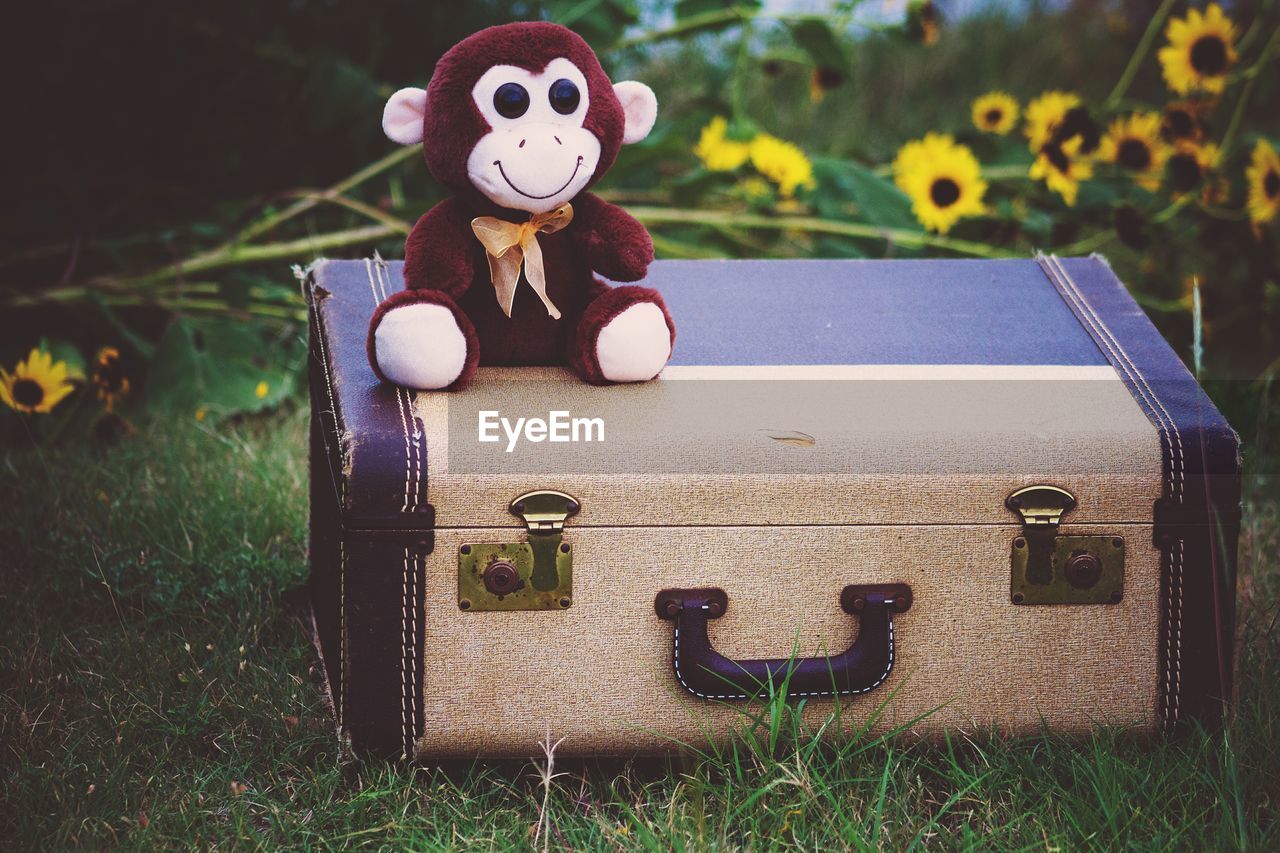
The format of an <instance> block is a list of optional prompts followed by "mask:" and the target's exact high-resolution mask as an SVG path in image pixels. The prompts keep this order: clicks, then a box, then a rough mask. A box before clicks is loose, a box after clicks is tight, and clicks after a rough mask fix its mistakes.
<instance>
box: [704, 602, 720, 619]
mask: <svg viewBox="0 0 1280 853" xmlns="http://www.w3.org/2000/svg"><path fill="white" fill-rule="evenodd" d="M720 610H721V608H720V602H718V601H712V602H708V604H707V613H709V614H711V615H712V616H719V615H720Z"/></svg>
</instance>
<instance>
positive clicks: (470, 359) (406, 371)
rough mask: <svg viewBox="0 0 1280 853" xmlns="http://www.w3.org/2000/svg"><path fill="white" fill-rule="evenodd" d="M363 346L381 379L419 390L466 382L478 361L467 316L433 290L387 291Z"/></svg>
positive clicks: (435, 388) (477, 351)
mask: <svg viewBox="0 0 1280 853" xmlns="http://www.w3.org/2000/svg"><path fill="white" fill-rule="evenodd" d="M366 349H367V350H368V354H369V365H370V366H371V367H372V368H373V372H374V373H376V374H377V375H378V378H379V379H381V380H383V381H384V382H392V383H395V384H396V385H403V386H405V387H407V388H417V389H420V390H423V391H435V390H439V389H442V388H447V389H450V390H453V389H457V388H461V387H463V386H465V385H466V384H467V382H469V381H470V380H471V377H472V376H473V375H475V372H476V365H477V363H478V362H479V360H480V346H479V344H478V342H477V340H476V333H475V329H474V328H473V327H472V325H471V321H470V320H469V319H467V317H466V315H465V314H463V313H462V312H461V311H460V310H459V309H458V306H457V305H456V304H454V301H453V300H452V299H450V298H449V297H448V296H446V295H445V294H443V293H441V292H439V291H434V290H404V291H401V292H399V293H393V294H392V295H391V296H388V297H387V298H386V300H385V301H383V303H382V304H381V305H379V306H378V309H377V310H376V311H375V312H374V314H373V319H372V320H371V321H370V323H369V338H368V341H367V343H366Z"/></svg>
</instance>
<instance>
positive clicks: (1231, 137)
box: [1221, 29, 1280, 152]
mask: <svg viewBox="0 0 1280 853" xmlns="http://www.w3.org/2000/svg"><path fill="white" fill-rule="evenodd" d="M1278 44H1280V29H1277V30H1276V31H1275V32H1273V33H1272V34H1271V38H1269V39H1267V46H1266V47H1264V48H1263V49H1262V53H1261V54H1260V55H1259V56H1258V61H1257V62H1255V63H1254V64H1253V66H1252V67H1250V68H1249V70H1248V71H1246V72H1244V77H1245V82H1244V86H1243V87H1242V88H1241V89H1240V97H1239V99H1238V100H1237V101H1236V106H1235V109H1234V110H1232V111H1231V120H1230V121H1229V122H1228V123H1227V129H1226V131H1225V132H1224V133H1223V134H1222V146H1221V147H1222V150H1223V151H1224V152H1226V151H1230V150H1231V143H1233V142H1235V139H1236V133H1237V132H1239V130H1240V122H1241V121H1242V120H1243V119H1244V110H1245V107H1247V106H1248V105H1249V98H1250V97H1252V95H1253V87H1254V85H1255V84H1256V83H1257V82H1258V78H1259V77H1261V76H1262V69H1263V68H1265V67H1266V64H1267V63H1268V62H1270V61H1271V53H1272V51H1274V50H1275V49H1276V45H1278Z"/></svg>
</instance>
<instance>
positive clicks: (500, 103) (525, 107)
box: [493, 83, 529, 118]
mask: <svg viewBox="0 0 1280 853" xmlns="http://www.w3.org/2000/svg"><path fill="white" fill-rule="evenodd" d="M493 108H494V109H495V110H497V111H498V115H500V116H502V117H503V118H520V116H522V115H524V114H525V113H526V112H528V111H529V93H528V92H526V91H525V88H524V86H521V85H520V84H519V83H503V84H502V85H501V86H499V87H498V91H496V92H494V93H493Z"/></svg>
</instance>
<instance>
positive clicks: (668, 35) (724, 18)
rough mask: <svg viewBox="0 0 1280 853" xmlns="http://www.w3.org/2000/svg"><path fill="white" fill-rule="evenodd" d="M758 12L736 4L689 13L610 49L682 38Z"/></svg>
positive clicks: (739, 21)
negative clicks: (698, 12)
mask: <svg viewBox="0 0 1280 853" xmlns="http://www.w3.org/2000/svg"><path fill="white" fill-rule="evenodd" d="M759 14H760V13H759V12H758V11H756V10H754V9H744V8H741V7H738V6H731V7H729V8H728V9H717V10H716V11H714V12H703V13H702V14H701V15H690V16H689V17H688V18H685V19H684V20H682V21H678V22H676V24H675V25H674V26H671V27H668V28H667V29H665V30H652V31H650V32H647V33H640V34H639V35H635V36H632V37H631V38H627V39H623V40H622V41H620V42H618V43H617V44H615V45H614V46H613V48H612V50H625V49H626V48H629V47H639V46H640V45H646V44H653V43H654V42H659V41H667V40H668V39H676V38H683V37H684V36H690V35H694V34H695V33H700V32H702V31H703V30H712V29H716V28H717V27H731V26H733V25H734V24H737V23H741V22H742V21H745V20H747V19H749V18H754V17H756V16H757V15H759Z"/></svg>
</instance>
